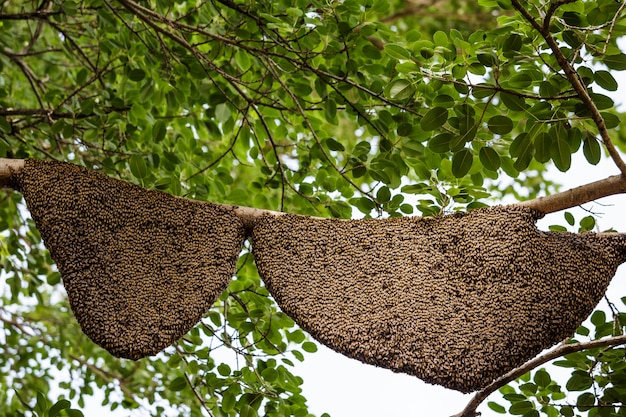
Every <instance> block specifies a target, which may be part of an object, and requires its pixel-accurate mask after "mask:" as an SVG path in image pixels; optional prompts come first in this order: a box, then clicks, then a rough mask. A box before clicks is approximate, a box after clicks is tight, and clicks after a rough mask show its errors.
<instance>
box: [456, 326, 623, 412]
mask: <svg viewBox="0 0 626 417" xmlns="http://www.w3.org/2000/svg"><path fill="white" fill-rule="evenodd" d="M623 344H626V335H622V336H615V337H609V338H606V339H600V340H592V341H591V342H584V343H570V344H560V345H559V346H557V347H556V348H555V349H554V350H551V351H549V352H546V353H544V354H543V355H539V356H537V357H535V358H534V359H531V360H529V361H528V362H526V363H525V364H523V365H522V366H520V367H518V368H515V369H513V370H511V371H509V372H508V373H506V374H504V375H502V376H501V377H500V378H498V379H496V380H495V381H493V382H492V383H491V384H489V385H487V386H486V387H485V388H483V389H482V390H480V391H478V392H477V393H476V394H475V395H474V397H473V398H472V399H471V400H470V402H469V403H468V404H467V406H465V409H463V411H461V412H460V413H458V414H455V415H454V416H452V417H476V416H478V415H480V413H478V412H477V411H476V409H477V408H478V406H479V405H480V404H481V403H482V402H483V401H484V400H485V399H487V397H488V396H489V395H491V394H492V393H494V392H495V391H496V390H498V389H499V388H501V387H503V386H505V385H506V384H508V383H509V382H511V381H514V380H515V379H517V378H519V377H520V376H522V375H524V374H525V373H526V372H529V371H531V370H532V369H535V368H537V367H538V366H540V365H543V364H544V363H547V362H550V361H551V360H553V359H556V358H560V357H561V356H563V355H567V354H569V353H574V352H580V351H581V350H585V349H593V348H599V347H607V346H617V345H623Z"/></svg>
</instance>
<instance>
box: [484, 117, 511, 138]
mask: <svg viewBox="0 0 626 417" xmlns="http://www.w3.org/2000/svg"><path fill="white" fill-rule="evenodd" d="M487 125H488V127H489V130H491V131H492V132H493V133H496V134H498V135H506V134H507V133H509V132H510V131H511V130H513V120H511V119H509V118H508V117H506V116H493V117H492V118H490V119H489V121H488V122H487Z"/></svg>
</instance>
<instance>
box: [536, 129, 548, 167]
mask: <svg viewBox="0 0 626 417" xmlns="http://www.w3.org/2000/svg"><path fill="white" fill-rule="evenodd" d="M551 149H552V136H551V135H550V133H548V132H545V131H542V132H539V134H538V135H537V136H536V137H535V159H536V160H537V162H541V163H542V164H544V163H546V162H548V161H549V160H550V158H551V157H552V156H551V154H550V152H551Z"/></svg>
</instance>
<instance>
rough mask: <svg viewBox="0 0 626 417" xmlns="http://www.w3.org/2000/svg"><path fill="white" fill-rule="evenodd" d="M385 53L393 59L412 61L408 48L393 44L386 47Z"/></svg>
mask: <svg viewBox="0 0 626 417" xmlns="http://www.w3.org/2000/svg"><path fill="white" fill-rule="evenodd" d="M385 53H386V54H387V55H389V56H390V57H391V58H393V59H411V53H410V52H409V51H408V50H407V49H406V48H404V47H403V46H400V45H396V44H393V43H389V44H386V45H385Z"/></svg>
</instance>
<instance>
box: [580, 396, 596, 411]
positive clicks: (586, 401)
mask: <svg viewBox="0 0 626 417" xmlns="http://www.w3.org/2000/svg"><path fill="white" fill-rule="evenodd" d="M595 404H596V396H595V395H593V394H592V393H590V392H584V393H582V394H580V395H579V396H578V398H577V399H576V407H578V409H579V410H580V411H583V412H584V411H589V409H590V408H592V407H593V406H594V405H595Z"/></svg>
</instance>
